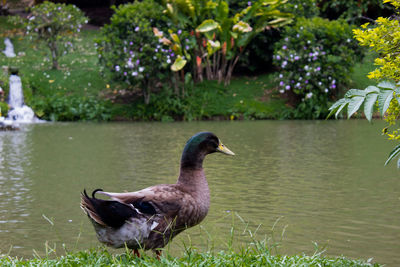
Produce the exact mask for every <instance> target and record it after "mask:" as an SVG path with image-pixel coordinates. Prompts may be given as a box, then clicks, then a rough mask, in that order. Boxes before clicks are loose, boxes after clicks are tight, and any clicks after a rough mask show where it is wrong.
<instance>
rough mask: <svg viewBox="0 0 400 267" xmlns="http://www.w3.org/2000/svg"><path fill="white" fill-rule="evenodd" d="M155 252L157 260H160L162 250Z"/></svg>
mask: <svg viewBox="0 0 400 267" xmlns="http://www.w3.org/2000/svg"><path fill="white" fill-rule="evenodd" d="M154 252H155V253H156V257H157V260H160V256H161V250H154Z"/></svg>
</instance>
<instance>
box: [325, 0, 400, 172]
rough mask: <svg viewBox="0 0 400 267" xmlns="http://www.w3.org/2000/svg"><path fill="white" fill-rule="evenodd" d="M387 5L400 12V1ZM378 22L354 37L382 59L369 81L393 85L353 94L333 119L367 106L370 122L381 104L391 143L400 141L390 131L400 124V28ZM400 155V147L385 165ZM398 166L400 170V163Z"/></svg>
mask: <svg viewBox="0 0 400 267" xmlns="http://www.w3.org/2000/svg"><path fill="white" fill-rule="evenodd" d="M383 2H384V3H391V4H392V5H393V6H394V7H395V8H396V9H397V10H398V9H399V8H400V0H383ZM376 22H377V25H376V27H373V28H367V27H368V24H364V25H363V26H362V28H363V30H362V29H356V30H354V35H355V37H356V39H357V40H358V41H359V42H360V44H361V45H364V46H369V47H370V48H371V49H372V50H374V51H376V52H377V53H378V55H379V57H378V58H376V59H375V64H376V65H380V66H381V67H380V68H379V69H375V70H374V71H372V72H370V73H369V75H368V78H370V79H377V80H383V79H386V80H388V81H390V82H388V81H385V82H381V83H379V84H378V87H375V86H368V87H367V88H366V89H365V90H356V89H351V90H349V91H348V92H347V93H346V95H345V97H344V98H343V99H340V100H338V101H337V102H336V103H335V104H333V105H332V107H331V108H330V110H331V112H330V114H329V116H330V115H333V114H334V113H335V116H336V117H337V116H338V114H339V113H340V112H341V111H342V110H344V109H345V107H346V106H347V110H348V116H347V117H348V118H350V117H351V116H352V115H353V114H354V113H355V112H356V111H357V110H358V109H359V108H360V107H361V105H362V104H363V103H364V113H365V116H366V117H367V119H368V120H369V121H370V120H371V118H372V113H373V107H374V105H375V102H377V103H378V106H379V111H380V113H381V116H385V120H386V121H387V122H388V123H389V126H388V127H386V128H384V129H383V134H385V135H387V136H388V138H389V140H400V129H396V130H393V131H391V132H389V130H388V128H389V127H390V126H393V125H395V124H396V121H397V119H398V117H399V115H400V105H399V103H400V88H399V85H400V83H399V82H400V64H399V63H400V60H399V59H398V53H399V52H400V49H399V46H398V43H399V41H400V35H399V26H400V25H399V23H398V20H397V19H393V18H392V19H389V18H382V17H380V18H378V19H377V20H376ZM393 81H394V82H393ZM379 87H380V88H379ZM399 155H400V146H396V147H395V148H394V149H393V151H392V152H391V153H390V155H389V158H388V159H387V161H386V163H385V165H386V164H388V163H389V162H390V161H391V160H392V159H393V158H395V157H397V156H399ZM397 165H398V166H399V167H400V160H399V161H398V164H397Z"/></svg>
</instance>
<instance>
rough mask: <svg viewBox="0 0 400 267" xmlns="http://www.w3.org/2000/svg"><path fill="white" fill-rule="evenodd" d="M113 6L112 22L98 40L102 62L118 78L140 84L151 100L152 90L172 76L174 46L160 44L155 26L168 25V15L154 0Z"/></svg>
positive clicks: (145, 97)
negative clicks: (170, 73)
mask: <svg viewBox="0 0 400 267" xmlns="http://www.w3.org/2000/svg"><path fill="white" fill-rule="evenodd" d="M114 10H115V14H114V15H113V16H112V18H111V22H110V24H109V25H105V26H104V28H103V29H102V31H101V34H102V35H103V37H102V38H101V39H100V40H98V41H97V51H98V53H99V58H100V63H101V64H102V65H103V66H105V68H107V69H108V70H110V71H111V72H112V74H113V78H114V79H115V80H118V81H123V82H126V83H128V84H129V85H132V86H135V87H139V88H141V89H142V91H143V95H144V100H145V103H146V104H148V103H149V101H150V93H151V91H154V89H155V88H156V87H157V84H158V83H159V82H161V81H164V80H165V79H166V78H167V77H168V76H169V72H168V66H169V63H171V62H173V61H174V59H175V54H174V53H173V52H172V50H170V49H164V48H162V47H161V45H160V43H159V41H158V38H157V37H155V36H154V34H153V29H152V28H153V27H155V26H157V27H160V29H161V30H163V29H164V28H166V24H167V18H166V17H165V16H164V15H163V13H162V10H163V9H162V7H161V6H160V5H159V4H157V3H155V2H153V0H145V1H143V2H135V3H133V4H127V5H121V6H119V7H118V8H114Z"/></svg>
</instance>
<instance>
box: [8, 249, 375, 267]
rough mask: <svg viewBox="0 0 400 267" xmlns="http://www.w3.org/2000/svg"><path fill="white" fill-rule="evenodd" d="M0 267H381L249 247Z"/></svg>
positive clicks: (95, 252) (83, 254)
mask: <svg viewBox="0 0 400 267" xmlns="http://www.w3.org/2000/svg"><path fill="white" fill-rule="evenodd" d="M0 264H1V266H326V267H328V266H332V267H334V266H337V267H346V266H380V265H379V264H371V263H368V262H364V261H359V260H350V259H346V258H342V257H340V258H327V257H323V256H322V255H320V254H314V255H312V256H305V255H303V256H280V255H278V256H274V255H271V254H270V253H269V251H268V250H266V249H264V248H262V247H261V248H259V247H249V248H245V249H243V250H242V251H240V252H238V253H235V252H232V251H220V252H218V253H212V252H197V251H196V250H193V249H189V250H187V251H185V253H184V254H183V255H182V256H181V257H173V256H171V255H168V254H166V255H163V256H161V257H160V259H159V260H158V259H157V258H155V257H151V256H147V255H143V256H142V258H137V257H134V256H133V255H132V254H131V253H129V252H127V253H125V254H120V255H113V254H111V253H110V252H109V251H107V250H106V249H103V248H98V249H92V250H87V251H80V252H76V253H68V254H66V255H65V256H61V257H58V258H55V259H51V258H49V257H43V258H35V259H31V260H24V259H18V258H12V257H3V258H0Z"/></svg>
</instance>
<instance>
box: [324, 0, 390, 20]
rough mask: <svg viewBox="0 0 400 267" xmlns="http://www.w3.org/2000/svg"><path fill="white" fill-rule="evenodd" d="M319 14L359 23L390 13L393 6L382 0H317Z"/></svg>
mask: <svg viewBox="0 0 400 267" xmlns="http://www.w3.org/2000/svg"><path fill="white" fill-rule="evenodd" d="M318 5H319V7H320V10H321V16H323V17H326V18H329V19H332V20H334V19H338V18H341V19H346V20H348V21H351V22H356V23H360V21H362V20H365V19H367V20H370V17H371V18H372V19H375V18H377V17H378V16H382V15H384V14H385V13H387V14H391V13H392V12H393V8H392V7H391V6H390V5H386V4H385V2H384V1H382V0H368V1H365V0H364V1H348V0H334V1H332V0H318Z"/></svg>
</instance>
